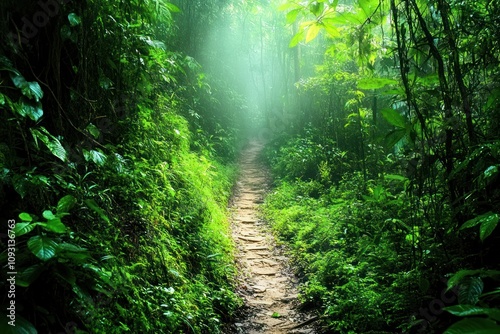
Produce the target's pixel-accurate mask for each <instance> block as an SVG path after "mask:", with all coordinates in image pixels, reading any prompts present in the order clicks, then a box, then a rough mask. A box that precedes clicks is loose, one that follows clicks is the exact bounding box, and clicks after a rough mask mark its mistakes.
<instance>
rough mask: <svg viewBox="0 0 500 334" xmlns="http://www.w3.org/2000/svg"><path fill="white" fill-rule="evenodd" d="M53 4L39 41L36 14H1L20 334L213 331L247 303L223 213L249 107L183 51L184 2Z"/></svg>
mask: <svg viewBox="0 0 500 334" xmlns="http://www.w3.org/2000/svg"><path fill="white" fill-rule="evenodd" d="M42 5H43V4H42ZM56 5H57V8H53V6H52V5H50V6H49V7H50V8H49V9H50V10H54V11H57V13H51V15H50V18H49V21H48V22H47V24H46V26H43V27H39V25H36V27H37V29H36V33H35V32H34V33H33V34H32V36H26V32H27V31H28V30H29V29H28V30H23V29H24V28H23V24H27V23H25V22H26V20H29V19H31V18H32V17H33V14H34V13H35V14H36V13H37V12H38V11H40V10H41V9H40V8H39V7H37V6H40V4H35V3H30V2H29V1H25V0H23V1H19V2H5V3H4V2H2V4H1V5H0V12H1V13H2V14H4V15H2V19H0V25H1V26H2V29H4V31H6V34H4V36H2V38H1V45H0V82H1V87H0V109H2V113H0V120H1V126H0V127H1V131H0V203H1V204H0V208H1V209H2V212H3V213H4V215H5V217H19V219H16V225H15V228H14V233H16V238H17V239H16V243H17V250H16V256H17V257H16V269H17V271H18V275H17V277H16V284H17V290H16V303H17V304H16V305H18V308H17V309H18V314H16V317H17V319H18V323H17V324H18V327H17V329H18V332H19V331H20V332H22V331H23V330H24V331H25V332H29V333H31V332H36V331H38V332H41V333H49V332H61V331H69V330H72V331H74V332H93V333H123V332H126V331H128V332H133V333H152V332H169V333H188V332H189V333H218V332H220V331H221V328H222V326H223V322H224V321H228V320H229V319H230V318H231V317H232V315H233V314H234V312H235V310H236V309H237V307H238V306H240V303H241V302H240V300H239V299H238V298H237V296H236V295H235V293H234V292H233V289H232V284H233V283H234V279H233V278H234V274H235V273H234V267H233V261H232V254H233V249H232V247H233V246H232V244H231V243H230V237H229V235H230V233H229V231H228V222H227V218H226V216H227V215H226V214H227V213H226V211H225V208H226V205H227V201H228V198H229V194H230V189H231V185H232V183H233V182H234V178H235V169H234V167H233V166H232V164H231V161H232V159H233V158H234V156H235V152H236V146H237V145H236V143H237V142H238V133H239V130H238V128H239V118H238V117H239V113H240V112H242V111H243V110H244V107H242V106H241V105H243V104H244V101H243V99H242V98H241V97H240V96H239V93H238V92H236V90H233V89H232V88H231V89H226V88H227V87H229V86H230V85H229V84H228V83H227V82H226V81H225V78H222V77H221V76H217V74H218V73H217V72H216V71H214V73H215V75H211V76H210V75H208V74H205V73H203V72H202V68H201V66H200V64H199V63H198V59H195V58H193V57H192V56H188V54H191V53H190V52H189V50H188V49H187V48H183V47H182V46H181V45H180V44H182V43H180V42H182V41H183V40H184V34H183V32H181V31H179V30H178V26H176V24H175V22H174V20H178V21H179V22H180V21H181V19H180V17H179V16H176V15H177V14H179V15H181V14H182V11H181V9H180V8H179V7H177V6H176V5H174V4H172V3H169V2H167V1H142V0H139V1H131V2H123V1H118V0H116V1H115V0H113V1H107V2H101V1H94V0H88V1H83V2H69V3H67V4H65V5H61V6H59V4H56ZM56 5H54V6H56ZM32 11H33V12H32ZM217 11H218V10H217V9H216V8H208V10H206V11H203V13H204V14H206V15H213V14H216V13H217ZM176 13H177V14H176ZM52 14H54V15H52ZM174 14H176V15H174ZM7 17H8V18H12V20H11V19H7ZM37 24H38V23H37ZM38 28H40V29H38ZM203 29H204V30H209V29H208V28H207V27H206V26H205V27H203ZM17 37H21V39H20V40H18V38H17ZM42 87H43V90H42ZM227 92H231V94H227ZM222 161H223V162H224V163H222ZM57 200H59V201H57ZM54 203H57V204H56V205H54ZM70 211H71V214H70ZM33 212H35V213H37V214H40V215H41V217H38V216H36V215H35V214H32V213H33ZM3 246H6V244H4V243H3V240H2V253H1V254H2V263H5V262H6V261H7V256H6V255H7V252H6V250H4V248H3ZM5 248H6V247H5ZM4 276H5V272H3V273H2V278H5V277H4ZM2 282H3V283H1V287H2V288H3V289H6V288H7V283H6V280H5V279H2ZM4 319H5V317H4ZM2 325H3V324H2ZM68 326H69V327H71V328H69V327H68ZM35 327H36V330H35ZM68 328H69V329H68ZM9 330H10V329H9ZM0 331H2V332H4V331H3V330H1V329H0ZM5 332H7V331H5Z"/></svg>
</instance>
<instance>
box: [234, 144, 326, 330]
mask: <svg viewBox="0 0 500 334" xmlns="http://www.w3.org/2000/svg"><path fill="white" fill-rule="evenodd" d="M262 148H263V145H262V144H261V143H259V142H257V141H251V142H250V144H249V145H248V147H247V148H246V149H245V150H244V152H243V158H242V159H241V160H240V170H241V175H240V180H239V181H238V182H237V187H236V196H235V198H234V201H233V204H232V207H231V208H230V209H231V211H232V212H233V219H232V221H233V223H232V233H233V239H234V242H235V244H236V248H237V254H236V261H237V267H238V269H239V278H238V282H239V289H238V291H239V294H240V296H241V297H242V298H243V299H244V301H245V310H246V311H245V312H244V314H243V315H242V316H241V318H239V319H237V321H236V322H235V323H234V324H233V325H232V326H231V328H230V329H229V330H228V332H227V333H226V334H240V333H241V334H264V333H265V334H285V333H290V334H292V333H295V334H296V333H316V332H315V331H314V329H313V327H311V326H310V325H308V326H300V324H301V323H303V322H304V321H305V320H307V319H308V318H311V317H310V316H308V315H305V314H302V313H301V312H299V311H298V310H297V306H298V304H299V303H298V301H297V294H298V291H297V279H296V277H295V276H294V275H293V273H292V272H291V271H290V269H289V265H288V258H287V257H286V256H284V254H281V253H280V251H279V249H278V248H277V247H276V243H275V240H274V237H273V235H272V232H271V231H270V228H269V226H268V225H267V223H266V222H264V221H262V220H261V219H260V216H259V211H258V210H259V206H260V205H261V204H262V203H263V201H264V197H265V192H266V189H267V187H268V185H267V176H266V169H265V168H264V167H263V166H261V165H260V164H259V162H258V156H259V153H260V151H261V150H262ZM297 326H300V328H294V327H297Z"/></svg>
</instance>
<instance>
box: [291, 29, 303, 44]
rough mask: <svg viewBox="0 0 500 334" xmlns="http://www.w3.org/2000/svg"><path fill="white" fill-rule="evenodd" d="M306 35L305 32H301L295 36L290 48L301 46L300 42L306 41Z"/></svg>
mask: <svg viewBox="0 0 500 334" xmlns="http://www.w3.org/2000/svg"><path fill="white" fill-rule="evenodd" d="M304 34H305V31H304V30H300V31H299V32H298V33H296V34H295V36H293V38H292V40H291V41H290V44H289V45H288V46H289V47H291V48H293V47H294V46H296V45H297V44H299V42H300V41H301V40H303V39H304Z"/></svg>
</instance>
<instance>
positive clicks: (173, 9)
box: [165, 2, 181, 13]
mask: <svg viewBox="0 0 500 334" xmlns="http://www.w3.org/2000/svg"><path fill="white" fill-rule="evenodd" d="M165 6H166V7H167V9H168V11H169V12H171V13H180V12H181V10H180V8H179V7H177V6H176V5H174V4H173V3H170V2H166V3H165Z"/></svg>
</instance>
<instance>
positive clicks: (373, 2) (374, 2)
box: [358, 0, 379, 18]
mask: <svg viewBox="0 0 500 334" xmlns="http://www.w3.org/2000/svg"><path fill="white" fill-rule="evenodd" d="M358 4H359V7H360V8H361V9H362V10H363V12H364V13H365V15H366V17H367V18H368V17H370V16H372V15H373V13H374V12H375V10H376V9H377V7H378V6H379V0H358Z"/></svg>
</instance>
